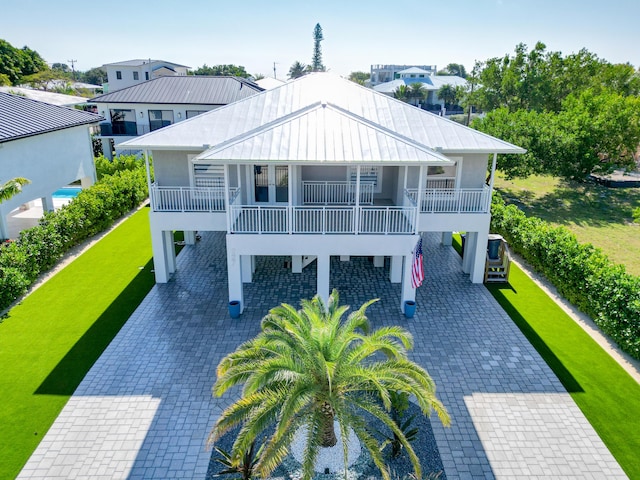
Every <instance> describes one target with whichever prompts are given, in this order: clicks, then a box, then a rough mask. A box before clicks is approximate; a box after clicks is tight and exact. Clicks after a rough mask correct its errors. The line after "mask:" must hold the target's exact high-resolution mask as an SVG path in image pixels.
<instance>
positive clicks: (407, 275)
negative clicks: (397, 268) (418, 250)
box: [400, 255, 416, 312]
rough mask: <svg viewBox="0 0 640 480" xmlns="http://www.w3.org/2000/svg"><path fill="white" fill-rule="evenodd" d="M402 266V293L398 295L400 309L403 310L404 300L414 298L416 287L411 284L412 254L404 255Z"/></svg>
mask: <svg viewBox="0 0 640 480" xmlns="http://www.w3.org/2000/svg"><path fill="white" fill-rule="evenodd" d="M402 258H403V261H402V263H403V268H402V294H401V295H400V311H401V312H404V302H406V301H407V300H413V301H415V299H416V289H415V288H413V286H412V285H411V266H412V262H413V255H404V256H403V257H402Z"/></svg>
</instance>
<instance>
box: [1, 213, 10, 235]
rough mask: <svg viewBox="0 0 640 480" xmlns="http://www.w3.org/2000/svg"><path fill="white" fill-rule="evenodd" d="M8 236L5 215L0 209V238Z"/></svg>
mask: <svg viewBox="0 0 640 480" xmlns="http://www.w3.org/2000/svg"><path fill="white" fill-rule="evenodd" d="M7 238H9V227H8V225H7V216H6V215H5V213H4V212H3V211H2V209H0V240H4V239H7Z"/></svg>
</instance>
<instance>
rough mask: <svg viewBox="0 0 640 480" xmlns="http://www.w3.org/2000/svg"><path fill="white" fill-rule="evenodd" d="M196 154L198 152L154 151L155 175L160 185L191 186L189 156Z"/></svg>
mask: <svg viewBox="0 0 640 480" xmlns="http://www.w3.org/2000/svg"><path fill="white" fill-rule="evenodd" d="M194 153H197V152H179V151H164V150H157V151H153V152H152V156H153V174H154V177H155V180H156V182H157V183H158V185H161V186H185V187H186V186H189V178H190V173H189V169H190V163H189V155H193V154H194Z"/></svg>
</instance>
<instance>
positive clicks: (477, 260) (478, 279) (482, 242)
mask: <svg viewBox="0 0 640 480" xmlns="http://www.w3.org/2000/svg"><path fill="white" fill-rule="evenodd" d="M488 241H489V225H487V226H486V228H483V229H482V230H481V231H479V232H477V235H476V248H475V251H474V252H473V253H474V258H473V259H472V262H471V282H473V283H482V282H483V281H484V267H485V263H486V261H487V242H488ZM470 253H471V252H470Z"/></svg>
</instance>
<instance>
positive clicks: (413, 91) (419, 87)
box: [409, 82, 427, 105]
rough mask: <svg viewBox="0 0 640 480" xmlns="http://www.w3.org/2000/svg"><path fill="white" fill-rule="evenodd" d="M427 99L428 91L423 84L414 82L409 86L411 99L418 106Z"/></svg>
mask: <svg viewBox="0 0 640 480" xmlns="http://www.w3.org/2000/svg"><path fill="white" fill-rule="evenodd" d="M426 97H427V91H426V90H425V88H424V84H423V83H422V82H414V83H412V84H411V85H409V98H411V99H413V100H414V101H415V102H416V105H418V104H419V103H420V102H421V101H422V100H424V99H425V98H426Z"/></svg>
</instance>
